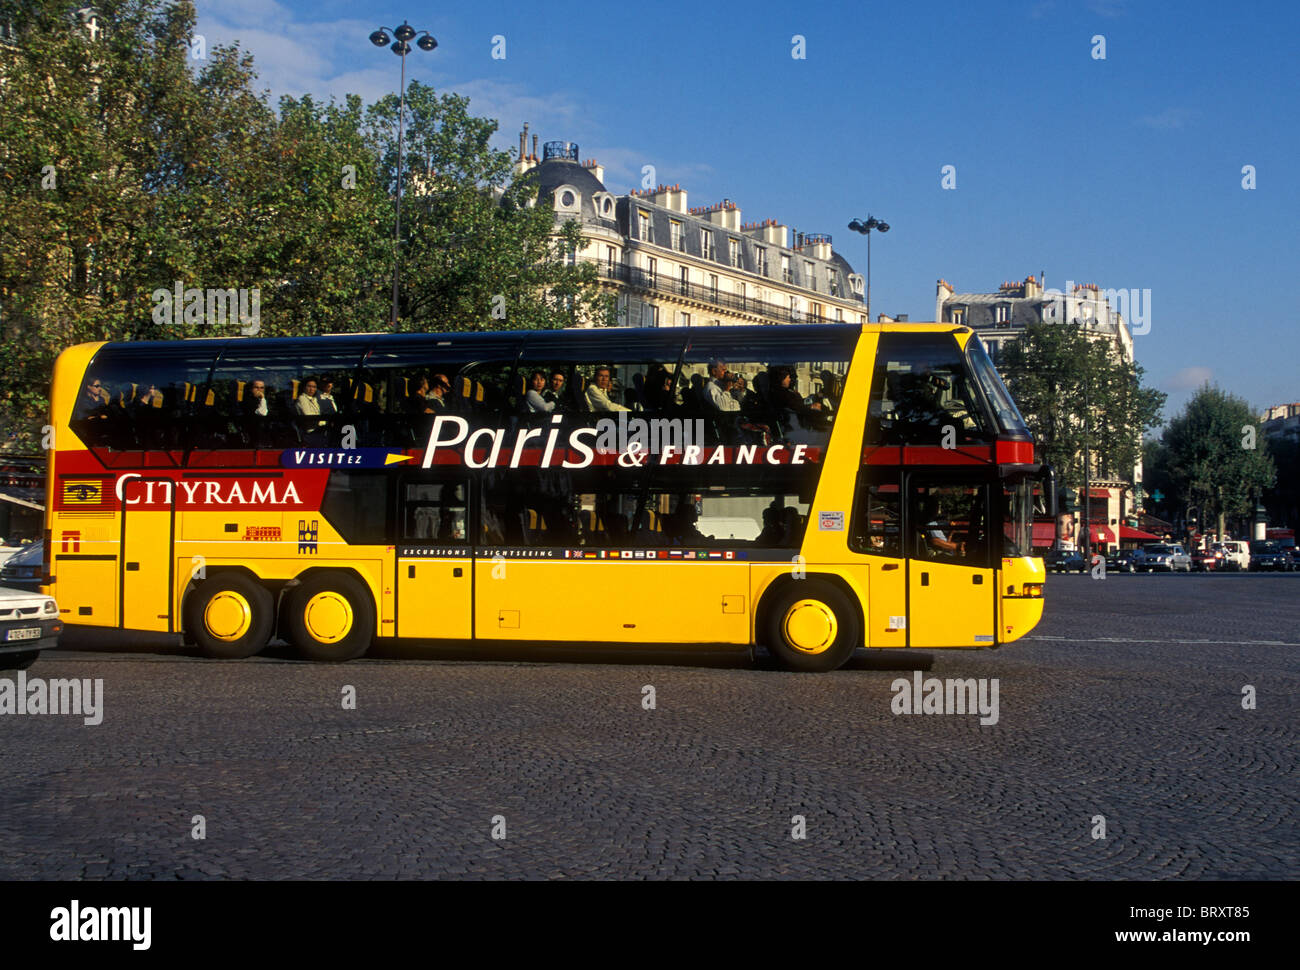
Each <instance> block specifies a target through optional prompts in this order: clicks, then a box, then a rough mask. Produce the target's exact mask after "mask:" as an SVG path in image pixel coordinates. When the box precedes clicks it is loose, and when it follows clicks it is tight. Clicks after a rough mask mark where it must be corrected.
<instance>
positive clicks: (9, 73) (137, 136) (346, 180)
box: [0, 0, 611, 451]
mask: <svg viewBox="0 0 1300 970" xmlns="http://www.w3.org/2000/svg"><path fill="white" fill-rule="evenodd" d="M96 9H97V11H98V30H97V31H96V32H95V33H94V34H93V35H92V33H91V32H90V31H88V30H87V29H86V28H85V26H84V25H83V24H82V23H81V21H80V20H79V19H78V16H77V15H76V14H75V13H74V10H75V5H73V4H69V3H67V2H66V0H0V24H6V25H12V26H13V29H14V33H15V37H14V42H13V43H12V44H8V43H6V44H0V84H2V85H3V99H2V100H0V207H2V208H3V211H4V213H5V218H4V219H3V220H0V448H9V449H16V450H23V451H34V450H36V446H37V444H38V443H39V440H40V438H39V430H40V427H41V425H42V424H44V423H45V421H46V411H47V410H48V406H49V405H48V398H47V394H48V385H49V380H50V374H51V369H52V364H53V360H54V358H55V356H57V354H58V353H59V352H60V351H62V350H63V349H64V348H66V347H68V346H70V345H72V344H75V343H79V342H83V341H91V340H123V339H167V338H174V337H181V336H196V335H211V336H216V335H219V334H220V333H221V331H217V330H213V329H210V328H211V326H212V321H206V322H205V324H204V325H205V327H207V328H209V329H205V330H200V331H198V332H197V333H196V331H195V329H194V326H193V324H192V323H191V324H189V325H187V324H186V322H185V321H184V319H176V318H174V317H173V318H172V319H168V318H167V316H165V315H162V314H161V313H159V314H155V313H154V312H153V311H154V310H155V308H156V307H159V304H157V303H156V302H155V301H154V300H153V299H152V295H153V294H154V293H155V292H157V291H164V292H170V291H172V290H173V289H174V287H175V285H176V284H177V283H178V282H179V283H180V284H181V285H182V287H183V288H187V289H188V288H199V289H208V288H212V289H229V288H235V289H247V290H249V291H253V290H256V291H257V292H258V293H259V295H260V298H261V299H260V313H259V324H260V329H259V330H258V335H259V336H279V335H301V334H317V333H334V332H349V331H351V332H357V331H374V330H383V329H388V308H389V305H390V298H389V292H390V286H391V281H392V272H393V258H394V251H393V242H392V238H393V221H392V220H393V216H394V210H395V207H394V204H393V203H394V192H395V190H396V168H397V166H396V161H397V151H396V129H395V122H396V118H397V98H396V97H395V96H390V97H387V98H383V99H381V100H380V101H379V103H378V104H376V105H373V106H370V107H369V108H367V107H366V106H365V105H363V103H362V101H361V99H360V98H357V97H356V96H353V95H349V96H347V97H346V98H345V99H344V100H343V102H342V103H339V102H335V101H330V102H329V103H328V104H323V103H320V102H318V101H315V100H314V99H312V98H310V97H304V98H301V99H294V98H283V99H281V101H280V103H279V106H278V112H277V111H276V109H274V108H272V107H271V106H270V105H269V104H268V102H267V97H266V95H265V94H264V93H261V92H259V91H258V90H257V88H256V83H257V74H256V70H255V68H254V64H253V60H252V57H251V56H250V55H248V54H247V53H245V52H243V51H241V50H240V49H239V48H238V47H237V46H230V47H215V48H209V49H208V50H207V51H206V52H205V57H204V58H203V59H202V60H198V59H195V58H194V57H192V56H191V54H192V48H191V46H190V44H191V41H192V40H193V31H194V23H195V12H194V6H193V4H192V3H191V2H189V0H180V2H176V3H172V2H168V0H103V2H102V3H99V4H97V5H96ZM407 97H408V102H407V104H408V114H409V115H410V129H409V130H410V138H409V141H408V142H407V144H406V149H407V152H406V159H405V164H404V183H405V185H404V195H405V198H404V204H403V212H402V215H403V246H402V250H403V251H402V257H403V267H402V280H403V285H402V293H401V307H402V311H401V329H405V330H464V329H478V328H490V327H495V328H511V329H519V328H534V327H557V326H565V325H569V324H572V323H576V322H596V323H603V322H608V320H609V318H610V314H611V307H610V301H609V300H608V299H607V298H606V297H604V296H602V295H601V293H600V288H599V285H598V282H597V278H596V273H595V270H594V268H593V267H592V266H591V265H589V264H587V263H584V262H582V261H581V260H576V259H574V258H573V254H575V253H576V247H577V245H578V243H579V236H580V233H579V232H578V227H577V226H574V225H567V226H560V227H557V226H556V225H555V221H554V216H553V212H552V209H551V207H550V206H549V205H546V204H539V202H544V201H546V200H538V199H537V191H536V187H535V185H534V184H533V182H532V180H531V179H529V178H528V177H526V176H525V177H524V178H522V179H513V178H512V177H511V176H512V168H511V158H510V156H509V155H508V154H507V153H504V152H499V151H495V150H493V149H491V148H490V146H489V144H488V142H489V139H490V137H491V136H492V134H493V133H494V132H495V130H496V123H495V122H493V121H491V120H489V119H484V118H476V117H474V116H472V115H470V114H469V111H468V101H467V100H466V99H465V98H463V97H459V96H457V95H454V94H443V95H436V94H435V93H434V91H433V90H432V89H431V88H428V87H426V86H423V85H420V84H418V83H413V84H412V85H411V87H410V89H409V90H408V95H407ZM498 296H499V297H500V298H501V299H499V300H498V299H496V297H498ZM499 308H500V309H504V316H502V315H501V313H500V312H497V313H493V310H494V309H499ZM234 322H235V323H238V321H234ZM225 332H227V333H232V334H233V333H234V332H236V331H235V329H234V328H233V327H229V328H227V330H226V331H225Z"/></svg>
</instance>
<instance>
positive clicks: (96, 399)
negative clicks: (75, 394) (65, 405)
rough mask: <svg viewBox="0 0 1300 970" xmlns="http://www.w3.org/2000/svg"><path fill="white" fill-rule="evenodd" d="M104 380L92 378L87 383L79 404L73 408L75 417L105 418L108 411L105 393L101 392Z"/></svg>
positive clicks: (78, 401)
mask: <svg viewBox="0 0 1300 970" xmlns="http://www.w3.org/2000/svg"><path fill="white" fill-rule="evenodd" d="M103 386H104V385H103V382H102V381H98V380H92V381H90V382H88V383H87V384H86V387H85V390H84V391H83V392H82V395H81V397H79V398H78V399H77V406H76V407H74V408H73V409H72V416H73V418H103V417H104V416H105V415H106V413H107V410H108V408H107V406H106V405H105V404H104V395H103V394H102V393H101V391H102V389H103Z"/></svg>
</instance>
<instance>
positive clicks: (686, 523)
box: [663, 499, 713, 546]
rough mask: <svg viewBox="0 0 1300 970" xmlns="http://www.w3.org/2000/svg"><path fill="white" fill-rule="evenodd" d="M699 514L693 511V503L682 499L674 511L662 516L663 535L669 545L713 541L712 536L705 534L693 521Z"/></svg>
mask: <svg viewBox="0 0 1300 970" xmlns="http://www.w3.org/2000/svg"><path fill="white" fill-rule="evenodd" d="M699 519H700V514H699V513H698V512H696V511H695V503H694V502H692V501H690V500H688V499H682V500H681V501H680V502H679V503H678V505H677V511H676V512H669V513H666V514H665V515H664V516H663V526H664V536H665V537H666V538H667V540H668V544H669V545H670V546H706V545H709V544H710V543H712V542H713V536H706V535H705V534H704V533H702V532H701V531H700V530H699V529H698V528H696V525H695V523H696V522H698V521H699Z"/></svg>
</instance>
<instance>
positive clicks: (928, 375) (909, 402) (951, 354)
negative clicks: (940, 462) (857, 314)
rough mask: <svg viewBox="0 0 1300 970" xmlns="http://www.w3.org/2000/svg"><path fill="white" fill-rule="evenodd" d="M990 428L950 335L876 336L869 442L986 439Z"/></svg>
mask: <svg viewBox="0 0 1300 970" xmlns="http://www.w3.org/2000/svg"><path fill="white" fill-rule="evenodd" d="M991 430H992V428H991V426H990V422H989V420H988V417H987V415H986V412H985V411H984V408H983V407H982V405H981V403H980V398H979V396H978V394H977V392H976V391H975V388H974V384H973V381H972V380H971V378H970V377H969V371H968V369H967V367H966V363H965V361H964V360H963V359H962V354H961V350H960V348H959V347H958V346H957V342H956V340H954V339H953V336H952V335H951V334H946V333H933V334H931V333H922V334H911V333H887V334H883V335H882V336H881V338H880V345H879V348H878V349H877V352H876V366H875V373H874V375H873V377H872V382H871V401H870V405H869V410H868V422H867V443H868V444H927V445H937V444H942V443H943V442H944V441H947V440H951V441H953V442H954V443H955V444H960V443H965V442H971V441H984V440H987V438H988V436H989V432H990V431H991Z"/></svg>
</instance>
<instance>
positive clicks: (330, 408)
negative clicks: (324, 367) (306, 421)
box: [316, 377, 339, 418]
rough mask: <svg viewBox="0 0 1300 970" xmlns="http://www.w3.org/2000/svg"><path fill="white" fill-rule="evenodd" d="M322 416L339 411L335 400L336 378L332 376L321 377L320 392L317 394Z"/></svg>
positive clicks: (328, 415)
mask: <svg viewBox="0 0 1300 970" xmlns="http://www.w3.org/2000/svg"><path fill="white" fill-rule="evenodd" d="M316 403H317V404H318V405H319V406H320V413H321V417H324V418H328V417H330V416H331V415H335V414H338V413H339V406H338V403H337V402H336V401H335V400H334V380H333V378H330V377H322V378H321V379H320V393H319V394H317V395H316Z"/></svg>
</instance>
